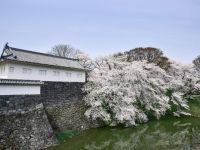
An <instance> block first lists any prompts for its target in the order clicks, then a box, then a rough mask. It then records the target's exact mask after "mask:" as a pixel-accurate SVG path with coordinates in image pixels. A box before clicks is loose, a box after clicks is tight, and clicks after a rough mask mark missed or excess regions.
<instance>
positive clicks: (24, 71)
mask: <svg viewBox="0 0 200 150" xmlns="http://www.w3.org/2000/svg"><path fill="white" fill-rule="evenodd" d="M22 72H23V73H24V74H31V72H32V69H30V68H23V70H22Z"/></svg>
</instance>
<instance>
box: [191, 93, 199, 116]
mask: <svg viewBox="0 0 200 150" xmlns="http://www.w3.org/2000/svg"><path fill="white" fill-rule="evenodd" d="M189 106H190V113H191V115H192V116H194V117H200V95H197V96H192V98H191V99H190V100H189Z"/></svg>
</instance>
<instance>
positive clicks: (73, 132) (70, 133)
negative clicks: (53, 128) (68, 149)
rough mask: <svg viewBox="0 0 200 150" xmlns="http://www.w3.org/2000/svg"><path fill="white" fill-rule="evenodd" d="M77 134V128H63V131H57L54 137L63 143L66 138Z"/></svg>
mask: <svg viewBox="0 0 200 150" xmlns="http://www.w3.org/2000/svg"><path fill="white" fill-rule="evenodd" d="M78 134H79V131H77V130H65V131H63V132H57V133H56V137H57V139H58V141H59V142H60V143H63V142H65V140H66V139H68V138H72V137H73V136H76V135H78Z"/></svg>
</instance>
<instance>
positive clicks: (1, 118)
mask: <svg viewBox="0 0 200 150" xmlns="http://www.w3.org/2000/svg"><path fill="white" fill-rule="evenodd" d="M56 142H57V140H56V138H55V136H54V133H53V130H52V128H51V126H50V124H49V121H48V118H47V115H46V113H45V111H44V107H43V104H42V103H41V97H40V96H38V95H35V96H33V95H32V96H31V95H26V96H0V150H1V149H2V150H3V149H11V150H26V149H27V150H29V149H30V150H38V149H42V148H44V147H47V146H52V145H54V144H56Z"/></svg>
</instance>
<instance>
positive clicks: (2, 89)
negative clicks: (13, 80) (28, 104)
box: [0, 85, 40, 95]
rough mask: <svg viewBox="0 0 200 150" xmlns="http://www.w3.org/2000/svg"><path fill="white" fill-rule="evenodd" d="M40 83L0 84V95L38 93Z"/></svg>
mask: <svg viewBox="0 0 200 150" xmlns="http://www.w3.org/2000/svg"><path fill="white" fill-rule="evenodd" d="M39 94H40V85H0V95H39Z"/></svg>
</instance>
